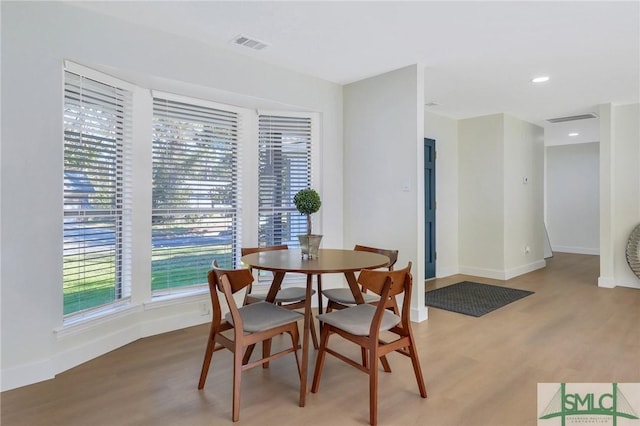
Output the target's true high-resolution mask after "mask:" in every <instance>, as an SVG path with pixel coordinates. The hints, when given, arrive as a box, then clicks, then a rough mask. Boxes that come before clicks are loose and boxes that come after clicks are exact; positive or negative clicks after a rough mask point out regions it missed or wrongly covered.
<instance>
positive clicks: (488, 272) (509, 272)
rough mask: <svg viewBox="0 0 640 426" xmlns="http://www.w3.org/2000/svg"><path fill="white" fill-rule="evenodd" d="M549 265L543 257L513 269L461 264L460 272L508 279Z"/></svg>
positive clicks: (503, 279)
mask: <svg viewBox="0 0 640 426" xmlns="http://www.w3.org/2000/svg"><path fill="white" fill-rule="evenodd" d="M545 266H547V262H546V261H545V260H544V259H542V260H538V261H536V262H533V263H529V264H527V265H522V266H518V267H516V268H512V269H506V270H500V269H486V268H476V267H471V266H460V273H461V274H465V275H473V276H476V277H483V278H491V279H494V280H502V281H505V280H508V279H511V278H514V277H517V276H520V275H523V274H526V273H529V272H532V271H535V270H537V269H541V268H544V267H545Z"/></svg>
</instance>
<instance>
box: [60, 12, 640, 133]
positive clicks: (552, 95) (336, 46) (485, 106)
mask: <svg viewBox="0 0 640 426" xmlns="http://www.w3.org/2000/svg"><path fill="white" fill-rule="evenodd" d="M72 4H74V5H78V6H81V7H85V8H88V9H91V10H94V11H96V12H99V13H104V14H107V15H111V16H114V17H117V18H119V19H123V20H126V21H130V22H134V23H136V24H138V25H141V26H148V27H152V28H155V29H158V30H161V31H165V32H169V33H174V34H176V35H180V36H184V37H189V38H192V39H196V40H200V41H203V42H205V43H209V44H211V45H213V46H216V47H219V48H223V49H230V50H233V51H236V52H237V53H240V54H244V55H247V56H250V57H253V58H255V59H257V60H260V61H265V62H268V63H272V64H279V65H280V66H283V67H285V68H288V69H291V70H295V71H299V72H301V73H304V74H309V75H312V76H315V77H319V78H321V79H324V80H329V81H332V82H335V83H340V84H347V83H351V82H354V81H358V80H361V79H364V78H367V77H372V76H375V75H378V74H381V73H384V72H387V71H391V70H395V69H398V68H402V67H405V66H408V65H411V64H416V63H417V64H420V65H422V66H424V69H425V103H426V104H430V103H435V104H437V105H430V106H425V109H426V110H429V111H433V112H435V113H438V114H442V115H446V116H450V117H454V118H467V117H475V116H480V115H486V114H493V113H501V112H504V113H508V114H511V115H513V116H516V117H519V118H521V119H523V120H526V121H529V122H532V123H535V124H539V125H543V126H545V135H546V143H547V144H562V143H571V142H574V143H575V142H593V141H598V140H599V136H598V128H599V127H598V119H588V120H580V121H573V122H570V123H564V124H562V125H551V124H549V123H547V122H546V119H548V118H552V117H564V116H571V115H576V114H581V113H586V112H594V113H597V112H598V108H597V105H599V104H603V103H609V102H612V103H614V104H625V103H632V102H639V101H640V96H639V93H640V2H638V1H629V2H612V1H601V2H600V1H586V2H578V1H535V2H509V1H498V2H486V1H471V2H462V1H447V2H444V1H440V2H436V1H409V2H400V1H375V2H367V1H351V2H346V1H321V2H313V1H295V2H284V1H257V2H249V1H228V2H222V1H181V2H173V1H153V2H149V1H141V2H134V1H132V2H78V3H72ZM239 34H242V35H245V36H247V37H250V38H255V39H257V40H260V41H262V42H264V43H266V44H268V47H267V48H265V49H263V50H260V51H256V50H252V49H249V48H247V47H244V46H238V45H233V44H231V43H230V40H231V39H232V38H234V37H235V36H237V35H239ZM539 75H548V76H549V77H550V80H549V81H548V82H546V83H542V84H534V83H532V82H531V79H532V78H533V77H535V76H539ZM568 132H578V133H580V135H579V136H576V137H568V136H567V134H568Z"/></svg>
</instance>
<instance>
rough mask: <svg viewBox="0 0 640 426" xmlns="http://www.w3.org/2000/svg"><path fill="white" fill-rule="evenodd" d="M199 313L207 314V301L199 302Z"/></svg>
mask: <svg viewBox="0 0 640 426" xmlns="http://www.w3.org/2000/svg"><path fill="white" fill-rule="evenodd" d="M200 315H203V316H204V315H209V304H208V303H207V302H200Z"/></svg>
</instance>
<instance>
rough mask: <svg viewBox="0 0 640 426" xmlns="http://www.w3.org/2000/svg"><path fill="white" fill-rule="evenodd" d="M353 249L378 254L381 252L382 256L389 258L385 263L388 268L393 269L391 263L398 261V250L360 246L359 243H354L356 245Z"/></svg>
mask: <svg viewBox="0 0 640 426" xmlns="http://www.w3.org/2000/svg"><path fill="white" fill-rule="evenodd" d="M354 250H355V251H368V252H371V253H378V254H382V255H384V256H387V257H388V258H389V263H388V264H387V265H386V267H387V268H388V269H389V270H390V271H393V265H395V264H396V262H397V261H398V250H388V249H381V248H376V247H367V246H361V245H359V244H356V246H355V247H354Z"/></svg>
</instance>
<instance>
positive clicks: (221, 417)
mask: <svg viewBox="0 0 640 426" xmlns="http://www.w3.org/2000/svg"><path fill="white" fill-rule="evenodd" d="M597 278H598V257H596V256H584V255H570V254H562V253H556V254H555V256H554V258H553V259H550V260H549V261H548V266H547V268H545V269H542V270H539V271H536V272H533V273H530V274H527V275H523V276H521V277H518V278H515V279H513V280H509V281H506V282H502V281H495V280H488V279H482V278H475V279H474V278H473V277H468V276H462V275H458V276H455V277H448V278H446V279H441V280H436V281H432V282H430V283H429V284H428V289H432V288H434V287H441V286H444V285H448V284H451V283H454V282H457V281H461V280H469V279H472V280H475V281H479V282H484V283H489V284H498V285H505V286H509V287H514V288H521V289H526V290H532V291H534V292H535V294H533V295H531V296H528V297H525V298H524V299H521V300H519V301H517V302H514V303H512V304H510V305H508V306H506V307H504V308H501V309H499V310H497V311H494V312H492V313H489V314H487V315H485V316H483V317H480V318H474V317H468V316H464V315H460V314H456V313H451V312H447V311H442V310H438V309H433V308H432V309H429V319H428V320H427V321H425V322H423V323H420V324H414V333H415V336H416V338H417V340H418V349H419V354H420V359H421V363H422V369H423V372H424V377H425V382H426V385H427V392H428V393H429V397H428V398H427V399H422V398H420V397H419V394H418V389H417V386H416V383H415V378H414V376H413V373H412V370H411V366H410V362H409V359H408V358H405V357H403V356H400V355H397V354H395V355H394V354H392V355H390V356H389V361H390V362H391V365H392V368H393V372H392V373H390V374H385V373H381V375H380V393H379V423H380V424H381V425H402V426H405V425H436V426H445V425H452V426H453V425H455V426H460V425H487V426H500V425H505V426H513V425H535V424H536V417H537V401H536V389H537V383H540V382H553V383H557V382H566V383H574V382H607V383H610V382H619V383H627V382H640V291H638V290H634V289H628V288H615V289H604V288H598V287H597ZM207 333H208V325H202V326H197V327H192V328H188V329H184V330H179V331H175V332H171V333H167V334H163V335H159V336H154V337H149V338H146V339H142V340H139V341H137V342H134V343H131V344H129V345H127V346H125V347H122V348H120V349H118V350H116V351H113V352H111V353H108V354H106V355H104V356H101V357H99V358H97V359H95V360H92V361H90V362H87V363H85V364H83V365H81V366H78V367H76V368H74V369H72V370H69V371H67V372H64V373H62V374H60V375H59V376H58V377H56V378H55V379H54V380H50V381H47V382H43V383H38V384H35V385H31V386H26V387H23V388H20V389H15V390H12V391H8V392H4V393H3V394H2V395H1V397H2V406H1V408H2V417H1V420H2V421H1V423H2V426H13V425H28V426H39V425H43V426H45V425H46V426H48V425H65V426H71V425H87V426H89V425H91V426H96V425H109V426H110V425H154V426H162V425H167V426H174V425H188V426H191V425H193V426H195V425H230V424H232V422H231V378H232V371H231V366H232V364H231V356H230V354H229V353H228V352H227V351H220V352H216V353H215V355H214V359H213V362H212V366H211V370H210V372H209V378H208V381H207V384H206V386H205V388H204V390H202V391H198V390H197V389H196V387H197V382H198V376H199V373H200V367H201V363H202V356H203V353H204V349H205V344H206V340H207ZM336 342H339V339H336V340H335V341H334V343H336ZM277 344H278V342H276V343H274V345H277ZM343 348H348V349H350V348H349V347H348V346H347V344H346V343H345V344H344V345H343ZM352 353H353V355H354V357H356V359H358V358H357V357H358V354H359V352H358V351H357V350H355V349H354V350H353V351H352ZM314 361H315V353H313V354H312V356H311V363H310V370H311V373H310V376H311V374H312V372H313V365H314ZM294 365H295V364H294V362H293V358H292V357H284V358H281V359H279V360H276V361H274V362H272V363H271V368H269V369H268V370H263V369H261V368H256V369H252V370H250V371H248V372H245V374H244V376H243V384H242V402H241V411H240V424H242V425H305V426H313V425H366V424H368V418H369V417H368V378H367V376H366V375H365V374H362V373H361V372H360V371H358V370H356V369H355V368H353V367H350V366H348V365H346V364H344V363H342V362H341V361H339V360H337V359H335V358H333V357H330V356H329V357H327V361H326V363H325V369H324V373H323V377H322V382H321V383H320V391H319V393H317V394H310V395H309V397H308V398H307V406H306V407H304V408H300V407H298V404H297V402H298V380H297V378H296V372H295V367H294ZM310 378H311V377H310Z"/></svg>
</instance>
